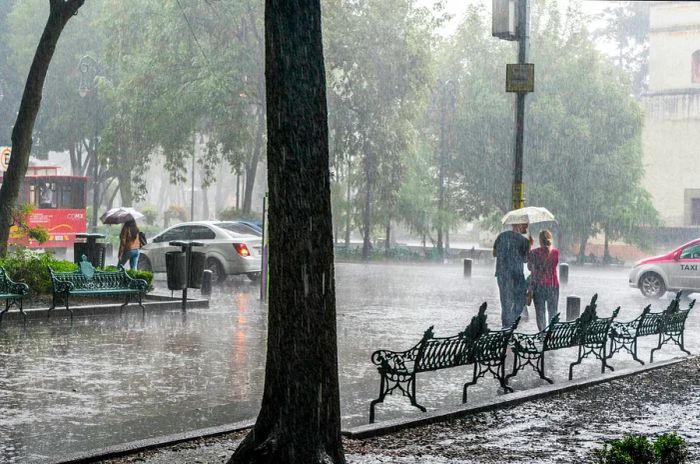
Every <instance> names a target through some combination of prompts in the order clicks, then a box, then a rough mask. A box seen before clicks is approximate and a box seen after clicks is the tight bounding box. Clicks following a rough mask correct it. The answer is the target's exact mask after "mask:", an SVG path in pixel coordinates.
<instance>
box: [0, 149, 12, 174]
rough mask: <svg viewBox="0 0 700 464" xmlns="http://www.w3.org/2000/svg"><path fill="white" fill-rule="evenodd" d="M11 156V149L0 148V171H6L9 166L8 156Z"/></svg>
mask: <svg viewBox="0 0 700 464" xmlns="http://www.w3.org/2000/svg"><path fill="white" fill-rule="evenodd" d="M11 154H12V148H10V147H0V171H2V172H5V171H7V168H8V166H10V155H11Z"/></svg>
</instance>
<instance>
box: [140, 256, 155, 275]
mask: <svg viewBox="0 0 700 464" xmlns="http://www.w3.org/2000/svg"><path fill="white" fill-rule="evenodd" d="M138 269H139V271H146V272H153V267H152V266H151V261H150V260H149V259H148V258H147V257H146V256H144V255H139V264H138Z"/></svg>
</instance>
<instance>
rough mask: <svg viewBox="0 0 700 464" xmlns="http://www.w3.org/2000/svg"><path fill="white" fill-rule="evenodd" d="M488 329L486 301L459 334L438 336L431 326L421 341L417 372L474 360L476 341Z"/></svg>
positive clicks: (417, 358)
mask: <svg viewBox="0 0 700 464" xmlns="http://www.w3.org/2000/svg"><path fill="white" fill-rule="evenodd" d="M487 331H488V326H487V325H486V303H483V304H482V305H481V307H479V312H478V313H477V315H476V316H474V317H472V320H471V322H470V323H469V325H468V326H467V327H466V328H465V329H464V330H463V331H462V332H460V333H459V334H457V335H454V336H452V337H444V338H437V337H435V336H434V334H433V328H432V327H430V328H429V329H428V330H426V331H425V334H424V335H423V339H422V340H421V342H420V343H419V346H420V348H419V351H418V355H417V356H416V363H415V372H425V371H434V370H436V369H443V368H447V367H454V366H462V365H465V364H470V363H472V362H474V343H475V342H476V340H478V338H479V337H480V336H481V335H482V334H483V333H485V332H487Z"/></svg>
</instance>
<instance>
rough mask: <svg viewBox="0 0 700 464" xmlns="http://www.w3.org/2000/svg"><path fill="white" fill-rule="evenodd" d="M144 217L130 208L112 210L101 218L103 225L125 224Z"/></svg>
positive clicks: (123, 207)
mask: <svg viewBox="0 0 700 464" xmlns="http://www.w3.org/2000/svg"><path fill="white" fill-rule="evenodd" d="M142 217H143V214H141V213H139V212H138V211H136V210H135V209H134V208H131V207H128V206H120V207H118V208H112V209H110V210H109V211H107V212H106V213H104V214H103V215H102V216H101V217H100V221H102V223H103V224H123V223H125V222H129V221H135V220H136V219H140V218H142Z"/></svg>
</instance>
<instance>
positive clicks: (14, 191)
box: [0, 0, 85, 257]
mask: <svg viewBox="0 0 700 464" xmlns="http://www.w3.org/2000/svg"><path fill="white" fill-rule="evenodd" d="M84 2H85V0H50V1H49V4H50V11H49V18H48V20H47V21H46V26H44V32H43V33H42V35H41V39H40V40H39V45H38V46H37V48H36V52H35V54H34V59H33V61H32V65H31V67H30V68H29V75H28V76H27V82H26V84H25V86H24V93H23V94H22V102H21V103H20V105H19V112H18V113H17V120H16V122H15V126H14V128H13V129H12V157H11V158H10V165H9V167H8V169H7V172H5V174H4V176H3V183H2V187H0V257H2V256H5V255H6V254H7V241H8V239H9V236H10V226H11V225H12V209H13V208H14V206H15V203H16V202H17V197H18V196H19V189H20V184H21V182H22V179H24V176H25V174H26V173H27V166H28V165H29V155H30V154H31V151H32V133H33V131H34V122H35V121H36V115H37V113H38V112H39V108H40V107H41V98H42V93H43V88H44V80H45V79H46V73H47V71H48V69H49V64H50V63H51V58H52V57H53V53H54V51H55V50H56V44H57V43H58V38H59V37H60V36H61V32H63V28H64V27H65V25H66V23H67V22H68V20H69V19H70V18H71V17H72V16H73V15H74V14H75V13H77V12H78V9H79V8H80V7H81V6H82V5H83V3H84Z"/></svg>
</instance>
